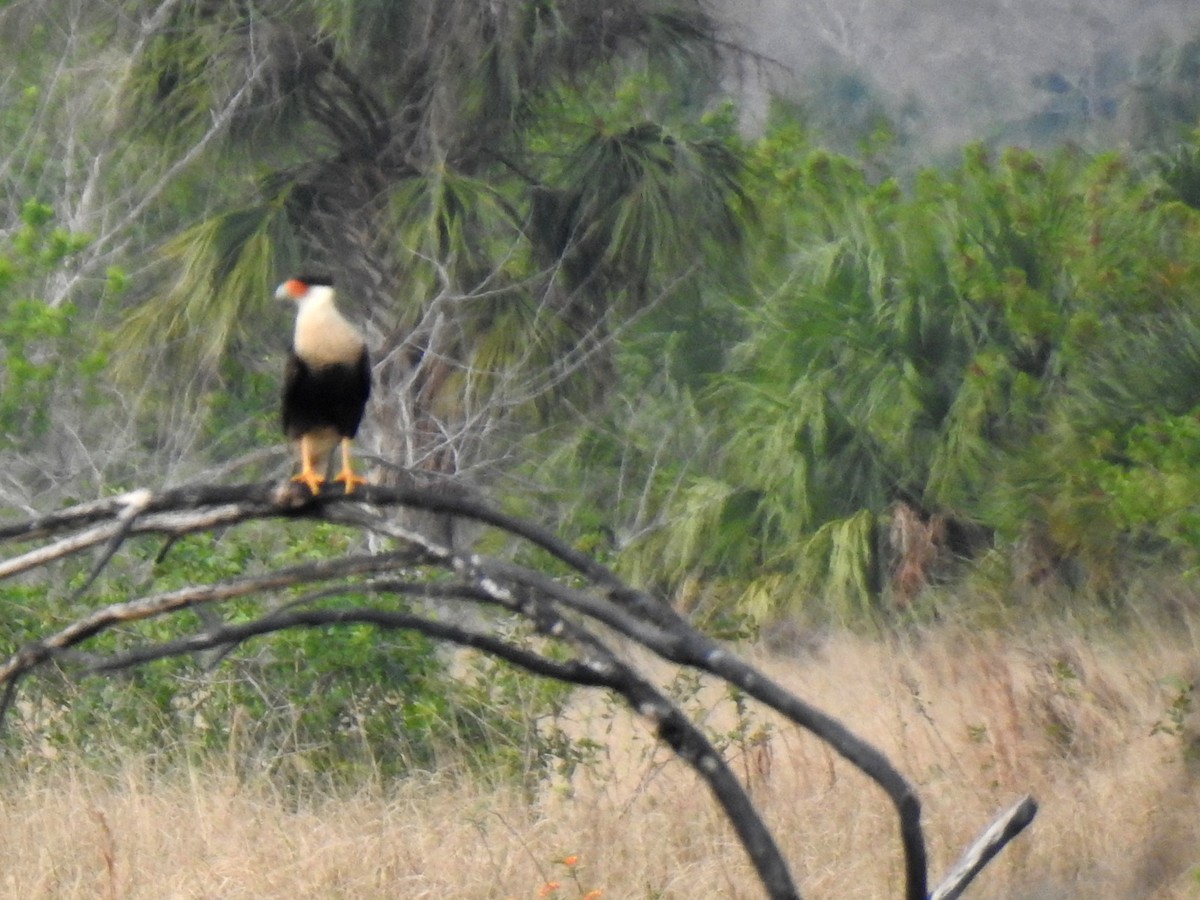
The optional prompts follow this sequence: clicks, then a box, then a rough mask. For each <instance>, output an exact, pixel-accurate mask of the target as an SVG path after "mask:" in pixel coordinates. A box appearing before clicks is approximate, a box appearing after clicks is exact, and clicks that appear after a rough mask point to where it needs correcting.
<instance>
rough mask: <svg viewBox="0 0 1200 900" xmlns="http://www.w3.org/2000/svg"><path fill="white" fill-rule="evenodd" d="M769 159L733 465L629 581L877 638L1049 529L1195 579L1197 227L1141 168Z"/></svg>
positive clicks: (1061, 556) (732, 397) (718, 436)
mask: <svg viewBox="0 0 1200 900" xmlns="http://www.w3.org/2000/svg"><path fill="white" fill-rule="evenodd" d="M756 167H757V172H758V175H759V182H758V185H757V188H756V190H755V191H752V194H753V199H754V200H756V201H757V202H759V203H760V207H759V208H760V217H761V219H762V226H763V228H762V238H761V240H758V241H757V242H755V243H754V244H753V246H752V253H753V258H752V259H751V261H750V263H749V266H750V272H751V280H750V284H749V285H748V286H747V288H746V289H744V290H741V291H737V292H734V293H732V294H731V295H730V297H729V299H730V301H731V302H732V303H734V304H736V305H737V306H738V307H739V308H740V309H741V311H742V312H741V320H742V321H741V323H740V327H739V328H737V329H736V330H735V333H740V334H744V335H745V337H744V338H743V339H741V340H740V341H739V342H738V343H737V344H736V345H735V346H734V347H733V348H732V351H731V354H730V360H731V362H730V364H729V365H728V366H727V368H726V371H724V372H723V373H722V374H720V375H719V376H717V377H716V378H715V379H714V380H713V382H712V386H711V388H710V389H709V390H707V391H704V392H702V393H701V394H699V395H698V397H697V401H696V408H697V414H698V415H699V417H700V418H701V420H702V421H706V422H708V423H711V424H712V426H713V428H714V432H713V435H712V438H711V439H710V441H709V443H708V452H707V453H706V454H699V455H698V456H697V461H698V463H699V464H698V465H695V466H694V469H693V471H692V472H691V473H690V474H689V476H688V478H687V479H686V480H685V481H684V483H683V485H682V487H681V488H680V489H679V490H677V491H676V492H675V493H674V495H673V496H672V497H671V498H670V499H669V500H668V501H666V506H665V508H664V510H663V511H662V512H661V521H663V522H664V523H665V524H664V526H663V527H662V528H660V529H658V530H656V531H653V532H651V533H648V534H647V535H646V536H645V537H644V539H643V540H641V541H640V542H639V543H638V544H637V545H635V546H634V547H633V548H632V549H631V551H630V552H629V553H628V554H627V556H626V564H627V565H630V566H634V567H636V568H638V569H640V570H642V571H654V570H657V571H658V572H660V573H661V574H662V576H663V577H664V580H665V582H666V583H667V584H668V585H675V586H678V585H681V584H683V583H685V582H687V581H688V580H689V579H693V578H701V579H703V580H706V581H708V582H709V583H713V584H719V585H725V588H724V591H725V592H726V596H727V598H728V599H729V600H733V601H736V602H737V603H738V604H740V606H741V608H743V609H746V610H747V611H749V612H751V613H753V614H754V615H756V616H758V617H760V618H762V617H769V616H771V615H774V614H775V613H777V612H778V611H779V610H780V609H781V608H784V607H788V606H792V607H793V608H795V607H797V606H800V605H803V606H804V608H806V609H807V610H808V611H809V612H810V613H812V614H816V615H821V616H833V617H834V618H838V619H842V620H844V621H849V620H856V619H861V617H862V616H863V614H864V613H866V614H868V615H870V614H871V613H872V611H873V610H875V609H877V608H878V603H879V600H880V598H881V597H882V596H885V595H890V596H892V597H893V598H894V599H895V600H896V602H897V603H901V604H903V603H906V602H907V600H908V599H909V596H908V594H907V593H906V592H911V591H912V590H918V591H919V589H920V588H921V587H922V586H924V585H925V584H928V583H929V582H930V580H931V579H934V578H938V577H946V576H947V574H948V573H949V572H950V571H951V569H950V568H948V567H949V566H950V565H951V562H952V560H953V559H954V557H955V556H956V555H958V556H961V555H963V554H967V555H969V554H971V553H975V552H979V551H980V550H982V549H984V548H987V547H994V548H997V549H1000V550H1002V551H1004V552H1006V553H1008V552H1011V553H1016V552H1017V548H1018V547H1021V546H1027V545H1028V541H1029V540H1030V539H1032V538H1033V537H1036V539H1037V541H1040V542H1041V543H1042V544H1043V545H1044V547H1043V550H1042V552H1043V553H1044V555H1045V556H1046V557H1047V558H1049V559H1051V560H1054V561H1056V564H1057V563H1061V562H1063V561H1067V560H1070V561H1071V562H1072V563H1073V564H1074V565H1076V566H1077V567H1078V569H1079V570H1080V571H1082V572H1083V581H1084V583H1085V584H1087V585H1089V586H1090V587H1092V588H1095V589H1101V590H1107V589H1108V588H1109V587H1111V586H1112V585H1114V584H1116V583H1117V581H1118V580H1119V578H1120V577H1121V574H1122V572H1124V571H1126V570H1128V569H1131V568H1136V567H1137V566H1139V565H1143V564H1145V563H1148V562H1149V563H1154V562H1159V561H1161V560H1162V559H1163V557H1162V555H1161V552H1160V551H1161V550H1162V548H1163V547H1170V548H1171V549H1172V550H1173V551H1174V553H1175V559H1176V562H1178V561H1179V560H1180V559H1182V560H1184V561H1185V563H1187V564H1194V563H1195V561H1196V551H1197V549H1200V547H1198V545H1197V543H1196V538H1197V537H1200V535H1197V534H1196V533H1195V529H1194V523H1193V521H1192V520H1193V518H1194V516H1193V515H1192V513H1191V512H1190V510H1188V509H1187V508H1186V507H1187V500H1186V498H1187V497H1190V496H1194V492H1193V491H1192V488H1193V487H1194V483H1193V482H1194V475H1193V474H1192V469H1193V466H1194V459H1193V457H1194V453H1195V450H1194V448H1195V446H1196V445H1195V442H1194V440H1193V439H1192V438H1193V437H1194V436H1193V435H1192V433H1191V431H1192V428H1193V425H1194V422H1195V417H1196V415H1197V410H1198V409H1200V365H1198V362H1200V320H1198V318H1197V314H1196V312H1195V310H1196V309H1197V308H1198V307H1197V303H1198V301H1200V242H1197V240H1196V236H1197V232H1198V231H1200V216H1198V215H1197V213H1196V211H1195V210H1194V209H1192V208H1191V207H1189V206H1187V205H1185V204H1183V203H1180V202H1178V201H1176V200H1174V199H1173V198H1172V197H1171V195H1170V193H1169V192H1167V191H1162V190H1160V186H1161V182H1159V181H1158V180H1157V179H1156V178H1154V177H1144V176H1142V175H1141V174H1140V173H1139V172H1138V170H1137V169H1136V167H1134V166H1132V165H1130V163H1129V162H1128V161H1127V160H1125V159H1122V158H1121V157H1118V156H1114V155H1100V156H1096V157H1086V156H1084V155H1082V154H1079V153H1076V152H1071V151H1064V152H1060V153H1057V154H1054V155H1051V156H1046V157H1043V156H1037V155H1034V154H1031V153H1029V152H1026V151H1021V150H1010V151H1007V152H1005V153H1004V154H1003V155H1001V156H999V157H998V158H995V157H993V156H992V155H991V154H990V153H988V152H987V151H986V150H984V149H983V148H981V147H972V148H968V150H967V151H966V152H965V154H964V157H963V161H962V163H961V164H960V165H959V166H958V167H957V168H954V169H952V170H949V171H946V172H938V171H933V170H929V171H925V172H922V173H920V174H919V176H918V177H917V178H916V180H915V182H914V184H913V185H912V187H911V189H904V188H902V187H901V186H900V185H899V184H898V183H896V182H895V181H892V180H889V179H883V180H879V179H878V178H870V177H868V175H867V173H866V171H865V170H864V168H863V166H862V165H860V164H859V163H857V162H856V161H854V160H852V159H849V158H846V157H842V156H837V155H833V154H830V153H828V152H826V151H822V150H819V149H812V148H810V147H809V146H808V144H807V143H806V141H805V138H804V135H803V134H802V133H801V132H799V131H798V130H796V129H795V128H794V127H792V126H788V125H786V124H785V125H781V126H779V127H777V128H776V129H775V130H774V131H773V132H772V133H770V134H769V135H768V136H767V137H766V138H765V139H764V140H763V141H762V142H761V143H760V144H759V146H758V148H757V163H756ZM904 516H907V517H908V518H907V520H906V521H909V522H913V523H917V527H918V530H919V531H920V534H919V535H917V536H918V537H920V538H921V540H915V539H913V540H909V536H906V534H905V533H903V529H898V524H899V523H900V520H901V518H903V517H904ZM918 551H920V553H923V554H924V555H918ZM905 579H908V581H907V582H905Z"/></svg>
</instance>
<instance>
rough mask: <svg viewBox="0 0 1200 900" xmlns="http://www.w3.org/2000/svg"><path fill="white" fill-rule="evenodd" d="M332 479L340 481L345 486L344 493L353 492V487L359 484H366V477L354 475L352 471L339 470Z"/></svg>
mask: <svg viewBox="0 0 1200 900" xmlns="http://www.w3.org/2000/svg"><path fill="white" fill-rule="evenodd" d="M333 480H334V481H340V482H341V483H342V484H344V485H345V486H346V493H347V494H353V493H354V489H355V488H356V487H358V486H359V485H365V484H367V483H368V482H367V479H365V478H362V477H360V476H358V475H355V474H354V473H353V472H340V473H339V474H338V476H337V478H335V479H333Z"/></svg>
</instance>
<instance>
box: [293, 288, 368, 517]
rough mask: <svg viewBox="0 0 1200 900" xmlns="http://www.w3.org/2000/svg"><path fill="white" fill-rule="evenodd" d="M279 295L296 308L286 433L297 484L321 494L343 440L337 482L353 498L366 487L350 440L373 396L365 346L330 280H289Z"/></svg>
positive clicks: (356, 431)
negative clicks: (295, 449)
mask: <svg viewBox="0 0 1200 900" xmlns="http://www.w3.org/2000/svg"><path fill="white" fill-rule="evenodd" d="M275 296H276V297H278V298H279V299H281V300H292V301H294V302H295V304H296V331H295V335H294V337H293V338H292V349H291V352H290V353H289V354H288V361H287V369H286V371H285V373H284V380H283V431H284V434H286V435H287V437H288V439H289V440H291V441H295V442H296V443H297V444H298V445H299V449H300V472H299V474H297V475H295V476H294V477H293V478H292V480H293V481H299V482H301V483H302V484H306V485H308V489H309V490H310V491H312V493H313V494H316V493H318V492H319V491H320V490H321V485H322V484H323V483H324V481H325V475H326V472H327V470H328V467H329V458H330V456H331V455H332V454H333V448H334V447H335V446H336V445H337V444H338V443H339V441H340V442H341V445H342V470H341V472H339V473H338V476H337V477H336V478H335V479H334V481H340V482H342V483H343V484H345V486H346V493H347V494H349V493H350V492H351V491H353V490H354V488H355V486H357V485H360V484H366V483H367V482H366V479H364V478H360V477H359V476H358V475H355V474H354V470H353V469H352V468H351V465H350V440H351V438H353V437H354V436H355V434H357V433H358V425H359V423H360V422H362V417H363V410H364V409H365V408H366V405H367V397H369V396H370V394H371V360H370V357H369V356H368V355H367V344H366V341H365V340H364V339H363V335H362V332H361V331H359V330H358V329H357V328H355V327H354V326H353V325H351V324H350V323H349V322H348V321H346V319H345V318H344V317H343V316H342V314H341V313H340V312H338V308H337V306H336V305H334V301H333V280H332V279H331V278H329V277H328V276H303V277H300V278H289V279H288V280H287V281H285V282H284V283H283V284H281V285H280V286H279V289H278V290H276V291H275Z"/></svg>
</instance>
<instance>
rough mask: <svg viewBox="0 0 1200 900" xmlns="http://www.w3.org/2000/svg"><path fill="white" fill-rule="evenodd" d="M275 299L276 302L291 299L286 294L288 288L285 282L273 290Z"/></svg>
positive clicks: (289, 295)
mask: <svg viewBox="0 0 1200 900" xmlns="http://www.w3.org/2000/svg"><path fill="white" fill-rule="evenodd" d="M275 299H276V300H291V299H292V295H291V294H290V293H289V292H288V286H287V282H286V281H285V282H283V284H281V285H279V287H277V288H275Z"/></svg>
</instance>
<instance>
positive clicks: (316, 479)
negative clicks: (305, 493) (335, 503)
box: [292, 471, 325, 497]
mask: <svg viewBox="0 0 1200 900" xmlns="http://www.w3.org/2000/svg"><path fill="white" fill-rule="evenodd" d="M292 481H295V482H298V483H300V484H303V485H305V486H306V487H307V488H308V490H309V493H311V494H312V495H313V496H314V497H315V496H317V494H319V493H321V485H322V484H324V483H325V479H324V478H322V477H321V476H320V475H318V474H317V473H316V472H311V471H310V472H301V473H300V474H299V475H293V476H292Z"/></svg>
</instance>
